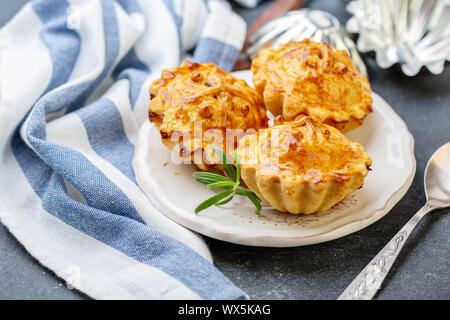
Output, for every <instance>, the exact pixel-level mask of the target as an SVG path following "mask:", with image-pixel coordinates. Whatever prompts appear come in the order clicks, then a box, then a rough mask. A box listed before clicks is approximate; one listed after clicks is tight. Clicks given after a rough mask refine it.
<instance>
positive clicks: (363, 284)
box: [338, 203, 434, 300]
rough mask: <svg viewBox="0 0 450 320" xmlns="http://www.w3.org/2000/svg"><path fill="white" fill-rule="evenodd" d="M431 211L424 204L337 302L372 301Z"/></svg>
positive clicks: (427, 205) (429, 207) (430, 208)
mask: <svg viewBox="0 0 450 320" xmlns="http://www.w3.org/2000/svg"><path fill="white" fill-rule="evenodd" d="M433 209H434V207H433V206H431V205H430V204H428V203H426V204H425V205H424V206H423V207H422V208H421V209H420V210H419V211H418V212H417V213H416V214H415V215H414V216H413V217H412V218H411V219H410V220H409V221H408V222H407V223H406V224H405V226H404V227H403V228H402V229H401V230H400V231H399V232H398V233H397V234H396V235H395V236H394V237H393V238H392V239H391V241H389V242H388V244H387V245H386V246H385V247H384V248H383V249H382V250H381V251H380V252H379V253H378V254H377V255H376V256H375V258H373V259H372V261H370V263H369V264H368V265H367V266H366V267H365V268H364V269H363V270H362V271H361V273H360V274H359V275H358V276H357V277H356V278H355V279H354V280H353V281H352V283H350V285H349V286H348V287H347V289H345V291H344V292H343V293H342V294H341V295H340V296H339V298H338V300H370V299H372V298H373V297H374V296H375V294H376V293H377V291H378V289H380V286H381V284H382V283H383V281H384V278H386V275H387V273H388V272H389V270H390V269H391V267H392V265H393V264H394V261H395V259H396V258H397V256H398V254H399V252H400V250H402V248H403V245H404V244H405V242H406V240H407V239H408V237H409V235H410V234H411V232H412V231H413V229H414V228H415V227H416V225H417V224H418V223H419V221H420V220H421V219H422V218H423V216H424V215H426V214H427V213H428V212H430V211H431V210H433Z"/></svg>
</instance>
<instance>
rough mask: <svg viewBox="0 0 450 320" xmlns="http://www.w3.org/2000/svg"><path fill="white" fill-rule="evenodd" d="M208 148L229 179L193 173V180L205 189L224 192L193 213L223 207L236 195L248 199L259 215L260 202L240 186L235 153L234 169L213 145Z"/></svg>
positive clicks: (204, 202)
mask: <svg viewBox="0 0 450 320" xmlns="http://www.w3.org/2000/svg"><path fill="white" fill-rule="evenodd" d="M210 148H211V149H213V150H214V152H215V153H216V154H217V155H218V156H219V157H220V158H221V159H222V162H223V164H224V165H225V170H226V171H227V173H228V176H229V178H228V177H224V176H221V175H220V174H216V173H212V172H194V174H193V175H194V177H195V180H197V181H198V182H200V183H203V184H206V187H208V188H209V189H213V188H219V189H223V190H224V191H222V192H220V193H218V194H216V195H214V196H212V197H211V198H209V199H206V200H205V201H203V202H202V203H200V204H199V205H198V206H197V208H195V213H199V212H200V211H202V210H205V209H207V208H209V207H211V206H214V205H215V206H220V205H224V204H226V203H228V202H230V201H231V200H232V199H233V197H234V195H236V194H238V195H241V196H245V197H247V198H249V199H250V201H251V202H252V203H253V205H254V206H255V208H256V210H255V213H256V214H259V213H260V211H261V200H260V199H259V198H258V196H257V195H256V194H254V193H253V192H252V191H250V190H248V189H246V188H243V187H241V186H240V179H241V164H240V162H239V157H238V155H237V153H236V151H234V152H233V156H234V159H235V165H236V169H235V168H234V166H233V165H232V162H230V161H229V159H228V157H227V156H226V154H225V153H224V152H223V151H222V149H220V148H219V147H217V146H214V145H212V146H210Z"/></svg>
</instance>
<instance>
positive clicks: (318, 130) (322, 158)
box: [238, 116, 372, 183]
mask: <svg viewBox="0 0 450 320" xmlns="http://www.w3.org/2000/svg"><path fill="white" fill-rule="evenodd" d="M238 154H239V157H240V158H241V163H242V164H243V166H250V167H257V168H258V170H260V173H261V174H264V175H274V176H280V177H281V178H284V179H290V180H292V181H298V180H300V181H311V182H315V183H319V182H324V181H327V180H347V179H349V178H350V176H351V175H354V174H361V175H363V176H366V175H367V172H368V167H369V166H370V165H371V163H372V161H371V159H370V158H369V156H368V155H367V154H366V153H365V152H364V148H363V147H362V146H361V145H360V144H359V143H357V142H353V141H350V140H349V139H348V138H347V137H345V136H344V135H343V134H342V133H341V132H340V131H338V130H337V129H335V128H333V127H331V126H328V125H325V124H322V123H320V122H318V121H317V120H315V119H313V118H311V117H307V116H299V117H297V118H296V119H295V120H294V121H291V122H285V123H283V124H279V125H275V126H273V127H270V128H268V129H266V130H264V131H263V132H261V133H260V134H259V135H258V134H254V135H248V136H245V137H243V138H242V139H241V141H240V142H239V148H238Z"/></svg>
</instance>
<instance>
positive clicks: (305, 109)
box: [252, 39, 372, 132]
mask: <svg viewBox="0 0 450 320" xmlns="http://www.w3.org/2000/svg"><path fill="white" fill-rule="evenodd" d="M252 73H253V82H254V84H255V89H256V91H257V92H258V93H259V94H260V96H261V97H263V99H264V103H265V105H266V107H267V109H268V110H270V112H272V114H274V115H275V116H277V115H282V116H283V118H284V119H285V120H287V121H289V120H292V119H294V118H295V117H296V116H297V115H309V116H312V117H314V118H316V119H318V120H319V121H320V122H323V123H326V124H328V125H331V126H333V127H335V128H337V129H338V130H341V131H342V132H344V131H348V130H351V129H353V128H356V127H358V126H360V125H361V124H362V123H363V121H364V118H365V117H366V116H367V114H369V113H370V112H372V97H371V90H370V84H369V82H368V81H367V79H366V78H365V77H363V76H362V75H361V74H360V73H359V72H358V71H357V70H356V68H355V66H354V65H353V62H352V60H351V59H350V58H349V56H348V54H347V52H346V51H344V50H338V49H336V48H334V47H332V46H330V45H329V44H327V43H324V42H323V43H317V42H314V41H311V40H309V39H304V40H302V41H300V42H291V43H287V44H282V45H280V46H279V47H278V48H266V49H263V50H261V52H260V53H259V56H258V57H257V58H255V59H254V60H253V62H252Z"/></svg>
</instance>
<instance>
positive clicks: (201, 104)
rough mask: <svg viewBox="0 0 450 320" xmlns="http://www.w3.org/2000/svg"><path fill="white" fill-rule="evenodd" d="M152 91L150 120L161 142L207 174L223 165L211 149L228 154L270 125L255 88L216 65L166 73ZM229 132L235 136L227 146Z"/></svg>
mask: <svg viewBox="0 0 450 320" xmlns="http://www.w3.org/2000/svg"><path fill="white" fill-rule="evenodd" d="M149 91H150V97H151V101H150V106H149V120H150V121H151V122H153V123H154V124H155V126H156V128H158V129H159V130H160V133H161V139H162V142H163V143H164V144H165V145H166V146H167V147H168V148H170V149H173V148H174V147H177V148H178V151H179V154H180V156H181V157H182V158H184V159H186V160H188V162H191V163H195V164H196V165H197V166H198V167H199V168H200V169H203V170H208V169H211V168H213V167H215V166H216V164H218V163H219V161H220V160H219V159H218V158H217V156H216V155H215V154H214V152H213V151H212V150H211V149H210V148H207V147H208V145H210V144H215V145H217V146H218V147H220V148H222V149H223V150H226V151H227V152H228V153H229V152H231V151H233V150H234V149H235V147H236V144H237V141H239V138H240V137H242V136H243V135H244V134H247V133H249V132H250V133H251V132H255V130H258V129H260V128H265V127H267V116H266V109H265V107H264V103H263V101H262V99H261V98H260V97H259V96H258V94H257V93H256V92H255V90H254V89H253V88H251V87H250V86H248V84H247V83H246V82H245V81H244V80H241V79H237V78H235V77H234V76H233V75H231V74H230V73H228V72H225V71H223V70H221V69H220V68H219V67H218V66H217V65H214V64H198V63H192V62H188V61H185V62H183V63H182V64H181V66H180V67H178V68H169V69H165V70H163V71H162V73H161V78H160V79H157V80H155V81H154V82H153V83H152V84H151V85H150V89H149ZM227 130H234V131H233V133H234V134H235V135H236V138H234V139H230V140H229V142H228V143H227V138H226V132H227ZM229 133H230V131H229ZM229 136H230V134H229ZM233 140H234V141H233ZM219 167H220V165H219Z"/></svg>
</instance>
